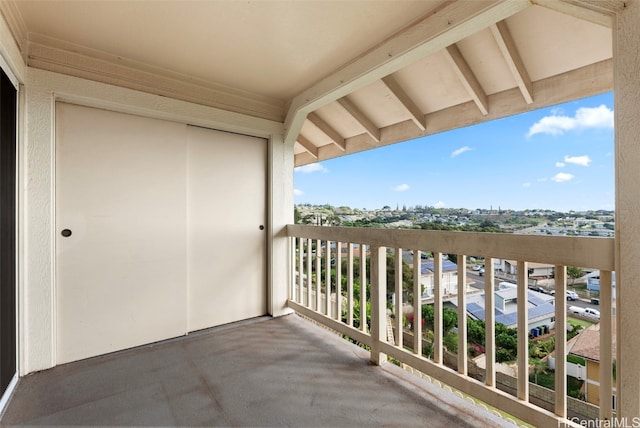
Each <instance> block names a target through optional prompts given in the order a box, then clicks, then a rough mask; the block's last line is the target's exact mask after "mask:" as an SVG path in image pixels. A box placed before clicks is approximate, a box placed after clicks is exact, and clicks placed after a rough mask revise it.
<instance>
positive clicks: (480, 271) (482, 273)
mask: <svg viewBox="0 0 640 428" xmlns="http://www.w3.org/2000/svg"><path fill="white" fill-rule="evenodd" d="M478 275H480V276H482V275H484V268H480V270H479V271H478Z"/></svg>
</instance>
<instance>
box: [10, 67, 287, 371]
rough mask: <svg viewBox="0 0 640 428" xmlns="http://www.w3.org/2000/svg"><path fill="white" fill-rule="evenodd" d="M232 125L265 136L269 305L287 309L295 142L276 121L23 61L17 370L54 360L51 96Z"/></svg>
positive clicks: (207, 124) (224, 127)
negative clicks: (288, 141) (286, 229)
mask: <svg viewBox="0 0 640 428" xmlns="http://www.w3.org/2000/svg"><path fill="white" fill-rule="evenodd" d="M56 100H62V101H67V102H71V103H77V104H83V105H87V106H91V107H98V108H106V109H111V110H116V111H121V112H126V113H132V114H138V115H142V116H149V117H154V118H159V119H165V120H171V121H177V122H183V123H188V124H192V125H198V126H203V127H208V128H212V129H219V130H224V131H231V132H237V133H242V134H247V135H252V136H257V137H263V138H267V139H268V140H269V179H270V183H269V191H268V192H267V193H268V195H269V200H268V213H269V219H270V222H269V231H270V232H271V233H270V234H269V243H268V248H270V252H269V259H268V284H269V290H270V293H269V298H268V305H269V306H268V310H269V312H270V313H272V314H273V315H281V314H283V313H285V312H286V311H287V310H286V297H287V284H288V283H287V280H288V273H289V271H290V269H289V268H288V264H287V263H288V260H289V259H288V244H287V242H288V241H287V239H286V237H285V236H284V235H283V226H284V225H286V224H287V223H291V222H293V162H294V160H293V150H292V147H285V145H284V143H283V138H282V136H283V129H282V124H280V123H277V122H272V121H267V120H264V119H257V118H253V117H250V116H245V115H241V114H237V113H231V112H226V111H222V110H218V109H214V108H210V107H204V106H200V105H195V104H191V103H187V102H183V101H177V100H172V99H168V98H164V97H160V96H155V95H150V94H145V93H141V92H137V91H132V90H129V89H124V88H119V87H114V86H110V85H105V84H102V83H96V82H92V81H88V80H84V79H79V78H75V77H70V76H65V75H60V74H56V73H51V72H46V71H42V70H36V69H31V68H28V69H27V70H26V80H25V110H24V117H23V120H24V121H25V122H24V135H23V146H24V148H23V150H24V158H23V159H22V164H21V167H22V170H21V176H22V181H23V183H24V190H23V196H24V198H23V213H22V218H21V224H22V227H23V268H22V277H23V283H22V285H21V293H20V295H21V298H20V306H19V307H20V312H21V318H20V337H21V352H20V374H21V375H24V374H27V373H30V372H33V371H37V370H42V369H46V368H49V367H52V366H54V365H55V364H56V362H55V357H54V356H55V349H54V347H55V343H56V340H55V333H56V332H55V328H54V326H55V263H54V262H55V249H54V242H55V241H54V239H53V238H54V229H53V228H54V225H55V222H54V214H53V213H54V212H55V206H54V203H55V195H54V189H55V182H54V180H55V171H54V165H55V141H54V135H55V126H54V125H55V101H56Z"/></svg>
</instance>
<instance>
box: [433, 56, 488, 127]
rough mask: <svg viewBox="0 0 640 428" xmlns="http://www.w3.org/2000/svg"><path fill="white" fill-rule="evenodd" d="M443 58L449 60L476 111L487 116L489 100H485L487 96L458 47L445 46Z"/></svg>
mask: <svg viewBox="0 0 640 428" xmlns="http://www.w3.org/2000/svg"><path fill="white" fill-rule="evenodd" d="M443 52H444V56H445V57H446V58H447V60H449V63H450V64H451V66H452V67H453V69H454V70H455V73H456V74H457V75H458V78H459V79H460V82H461V83H462V85H463V86H464V87H465V89H466V90H467V92H468V93H469V95H470V96H471V99H473V102H474V103H476V105H477V106H478V109H479V110H480V112H481V113H482V114H483V115H487V114H489V100H488V98H487V94H486V93H485V92H484V89H482V86H480V82H478V79H477V78H476V75H475V74H473V71H472V70H471V67H469V64H467V61H465V59H464V57H463V56H462V52H460V49H458V46H456V45H455V44H453V45H451V46H447V48H446V49H445V50H444V51H443Z"/></svg>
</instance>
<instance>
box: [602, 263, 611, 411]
mask: <svg viewBox="0 0 640 428" xmlns="http://www.w3.org/2000/svg"><path fill="white" fill-rule="evenodd" d="M611 285H612V281H611V272H610V271H604V270H601V271H600V305H601V306H600V310H601V311H602V312H601V313H600V415H599V418H600V420H601V421H605V420H609V421H610V420H611V418H612V413H613V412H612V404H613V403H612V402H611V401H612V398H611V393H612V379H611V378H612V371H613V358H612V357H613V356H612V355H611V353H612V350H613V346H612V344H613V340H612V339H613V320H612V311H611V302H612V287H611Z"/></svg>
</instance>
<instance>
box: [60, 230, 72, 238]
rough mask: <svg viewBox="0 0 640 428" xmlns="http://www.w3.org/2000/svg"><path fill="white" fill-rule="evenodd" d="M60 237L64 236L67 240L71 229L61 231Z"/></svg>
mask: <svg viewBox="0 0 640 428" xmlns="http://www.w3.org/2000/svg"><path fill="white" fill-rule="evenodd" d="M60 235H62V236H64V237H65V238H68V237H70V236H71V229H62V232H60Z"/></svg>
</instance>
